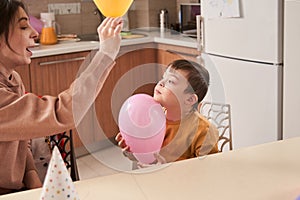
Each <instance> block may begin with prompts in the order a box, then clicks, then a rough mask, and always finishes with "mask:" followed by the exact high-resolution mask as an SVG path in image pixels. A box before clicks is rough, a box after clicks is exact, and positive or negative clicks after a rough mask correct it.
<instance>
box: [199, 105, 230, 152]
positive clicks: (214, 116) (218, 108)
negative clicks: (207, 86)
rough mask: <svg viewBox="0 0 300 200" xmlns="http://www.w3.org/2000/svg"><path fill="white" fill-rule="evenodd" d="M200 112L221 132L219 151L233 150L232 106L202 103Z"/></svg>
mask: <svg viewBox="0 0 300 200" xmlns="http://www.w3.org/2000/svg"><path fill="white" fill-rule="evenodd" d="M199 112H200V113H201V114H202V115H203V116H205V117H206V118H207V119H208V120H209V121H210V122H211V123H212V124H213V125H215V126H216V128H217V129H218V130H219V141H218V146H219V150H220V151H221V152H223V151H229V150H232V149H233V147H232V133H231V116H230V105H229V104H219V103H212V102H202V103H201V104H199Z"/></svg>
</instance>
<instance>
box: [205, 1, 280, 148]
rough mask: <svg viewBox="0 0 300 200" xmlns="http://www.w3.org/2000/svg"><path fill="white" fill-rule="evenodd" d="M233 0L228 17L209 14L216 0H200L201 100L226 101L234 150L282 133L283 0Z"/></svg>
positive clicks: (276, 138) (260, 142)
mask: <svg viewBox="0 0 300 200" xmlns="http://www.w3.org/2000/svg"><path fill="white" fill-rule="evenodd" d="M233 1H234V0H230V1H229V0H228V1H225V0H222V2H227V3H231V2H233ZM237 1H238V2H239V8H238V9H239V12H240V17H233V18H232V17H228V18H226V17H211V16H210V13H209V12H210V11H211V10H212V9H213V8H212V6H214V5H216V3H218V2H221V1H220V0H202V1H201V16H202V18H203V23H202V27H201V29H202V43H203V47H202V48H203V49H202V52H201V55H202V56H201V57H202V59H203V60H204V63H205V65H206V67H207V69H208V70H209V71H210V75H211V82H210V91H209V95H208V96H207V97H206V98H209V99H206V100H211V101H214V102H220V103H227V104H230V106H231V125H232V136H233V148H234V149H238V148H242V147H247V146H252V145H258V144H262V143H266V142H272V141H276V140H279V139H281V138H282V77H283V58H282V57H283V48H282V47H283V34H282V33H283V32H282V31H283V27H282V26H283V0H263V1H262V0H237ZM214 3H215V4H214ZM218 9H220V8H218Z"/></svg>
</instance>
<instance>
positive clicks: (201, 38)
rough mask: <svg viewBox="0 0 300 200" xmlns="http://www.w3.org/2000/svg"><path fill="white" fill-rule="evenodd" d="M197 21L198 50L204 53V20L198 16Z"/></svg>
mask: <svg viewBox="0 0 300 200" xmlns="http://www.w3.org/2000/svg"><path fill="white" fill-rule="evenodd" d="M196 21H197V50H198V51H200V52H202V51H204V19H203V17H202V16H201V15H197V16H196Z"/></svg>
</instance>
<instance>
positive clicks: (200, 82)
mask: <svg viewBox="0 0 300 200" xmlns="http://www.w3.org/2000/svg"><path fill="white" fill-rule="evenodd" d="M169 67H171V68H173V69H175V70H177V69H180V70H183V71H186V72H188V75H187V77H186V78H187V81H188V82H189V86H188V88H186V89H185V92H186V93H195V94H196V95H197V96H198V103H200V102H201V101H202V100H203V98H204V97H205V95H206V93H207V91H208V86H209V73H208V71H207V70H206V69H205V68H204V67H203V66H202V65H200V64H198V63H196V62H193V61H190V60H184V59H180V60H175V61H173V62H172V63H170V64H169ZM198 103H197V105H198ZM197 105H195V107H196V106H197Z"/></svg>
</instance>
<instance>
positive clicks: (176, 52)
mask: <svg viewBox="0 0 300 200" xmlns="http://www.w3.org/2000/svg"><path fill="white" fill-rule="evenodd" d="M166 51H167V52H168V53H172V54H178V55H183V56H189V57H197V56H198V55H197V54H191V53H184V52H180V51H175V50H169V49H168V50H166Z"/></svg>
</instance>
